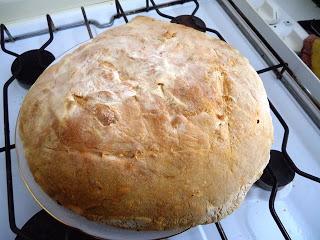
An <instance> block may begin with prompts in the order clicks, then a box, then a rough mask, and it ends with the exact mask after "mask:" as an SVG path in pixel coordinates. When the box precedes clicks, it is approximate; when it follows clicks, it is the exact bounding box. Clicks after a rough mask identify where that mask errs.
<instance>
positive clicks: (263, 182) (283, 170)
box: [256, 150, 295, 191]
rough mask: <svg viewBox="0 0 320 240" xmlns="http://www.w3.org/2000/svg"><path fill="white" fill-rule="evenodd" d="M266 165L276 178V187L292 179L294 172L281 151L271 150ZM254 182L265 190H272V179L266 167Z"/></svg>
mask: <svg viewBox="0 0 320 240" xmlns="http://www.w3.org/2000/svg"><path fill="white" fill-rule="evenodd" d="M268 166H269V167H270V168H271V170H272V172H273V174H274V176H275V177H276V179H277V182H278V187H283V186H285V185H287V184H288V183H290V182H291V181H292V180H293V178H294V175H295V172H294V171H293V170H292V169H291V168H290V166H289V165H288V163H287V161H286V159H285V158H284V156H283V154H282V152H279V151H276V150H271V152H270V162H269V163H268ZM256 184H257V185H258V186H259V187H261V188H263V189H265V190H269V191H271V190H272V185H273V180H272V176H271V174H270V173H269V171H268V170H267V168H266V169H265V170H264V171H263V174H262V176H261V178H260V179H259V180H258V181H257V182H256Z"/></svg>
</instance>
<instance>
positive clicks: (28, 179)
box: [15, 44, 185, 240]
mask: <svg viewBox="0 0 320 240" xmlns="http://www.w3.org/2000/svg"><path fill="white" fill-rule="evenodd" d="M81 45H83V44H80V45H77V46H76V47H74V48H72V49H70V50H68V51H67V52H66V53H64V54H63V55H62V56H60V57H59V58H57V59H56V60H55V61H54V62H53V63H52V64H54V63H56V62H58V61H59V60H60V59H61V58H62V57H63V56H65V55H66V54H68V53H71V52H72V51H74V50H75V49H77V48H78V47H79V46H81ZM52 64H51V65H52ZM18 122H19V116H18V120H17V125H16V132H15V138H16V139H15V144H16V153H17V159H18V162H19V171H20V175H21V177H22V180H23V182H24V183H25V185H26V187H27V188H28V190H29V191H30V193H31V195H32V196H33V198H34V199H35V201H36V202H37V203H38V204H39V205H40V206H41V208H43V209H44V210H45V211H47V212H48V213H49V214H50V215H51V216H52V217H54V218H55V219H57V220H58V221H60V222H62V223H63V224H65V225H68V226H70V227H73V228H76V229H78V230H80V231H82V232H85V233H87V234H89V235H91V236H94V237H98V238H103V239H114V240H144V239H145V240H147V239H159V238H165V237H169V236H173V235H177V234H179V233H181V232H183V231H185V229H178V230H170V231H134V230H127V229H122V228H116V227H112V226H109V225H106V224H101V223H97V222H94V221H90V220H88V219H86V218H85V217H82V216H80V215H78V214H76V213H74V212H72V211H71V210H69V209H67V208H65V207H63V206H61V205H59V204H58V203H57V202H56V201H55V200H53V199H52V198H50V197H49V195H47V194H46V193H45V192H44V191H43V190H42V189H41V187H40V186H39V185H38V184H37V183H36V181H35V180H34V178H33V175H32V173H31V171H30V168H29V165H28V162H27V160H26V158H25V154H24V150H23V145H22V142H21V139H20V134H19V133H18V129H17V128H18V127H17V126H18Z"/></svg>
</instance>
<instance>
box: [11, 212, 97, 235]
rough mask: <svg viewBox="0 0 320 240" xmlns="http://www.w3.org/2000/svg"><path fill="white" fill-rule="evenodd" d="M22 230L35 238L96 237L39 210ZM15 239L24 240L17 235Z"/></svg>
mask: <svg viewBox="0 0 320 240" xmlns="http://www.w3.org/2000/svg"><path fill="white" fill-rule="evenodd" d="M22 231H23V232H24V233H26V234H28V236H31V237H34V239H37V240H57V239H68V240H91V239H92V240H93V239H96V238H93V237H90V236H89V235H86V234H85V233H82V232H80V231H77V230H75V229H73V228H70V227H68V226H66V225H64V224H62V223H60V222H58V221H57V220H55V219H54V218H52V217H51V216H50V215H49V214H47V213H46V212H45V211H44V210H41V211H40V212H38V213H37V214H35V215H34V216H33V217H32V218H31V219H30V220H29V221H28V222H27V223H26V224H25V225H24V226H23V227H22ZM16 240H24V238H22V237H20V236H17V237H16Z"/></svg>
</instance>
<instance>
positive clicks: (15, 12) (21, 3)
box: [0, 0, 111, 23]
mask: <svg viewBox="0 0 320 240" xmlns="http://www.w3.org/2000/svg"><path fill="white" fill-rule="evenodd" d="M108 1H111V0H104V1H103V0H51V1H50V0H0V23H8V22H12V21H17V20H20V19H25V18H31V17H34V16H39V15H44V14H46V13H52V12H57V11H61V10H66V9H70V8H75V7H80V6H86V5H90V4H95V3H100V2H108Z"/></svg>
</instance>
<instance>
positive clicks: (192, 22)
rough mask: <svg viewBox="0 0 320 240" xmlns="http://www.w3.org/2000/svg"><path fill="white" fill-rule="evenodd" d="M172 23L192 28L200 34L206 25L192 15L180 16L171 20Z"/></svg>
mask: <svg viewBox="0 0 320 240" xmlns="http://www.w3.org/2000/svg"><path fill="white" fill-rule="evenodd" d="M171 22H172V23H178V24H182V25H185V26H187V27H192V28H194V29H196V30H199V31H201V32H205V31H206V30H205V29H206V24H205V23H204V21H202V20H201V19H200V18H198V17H196V16H192V15H181V16H178V17H175V18H174V19H172V20H171Z"/></svg>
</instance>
